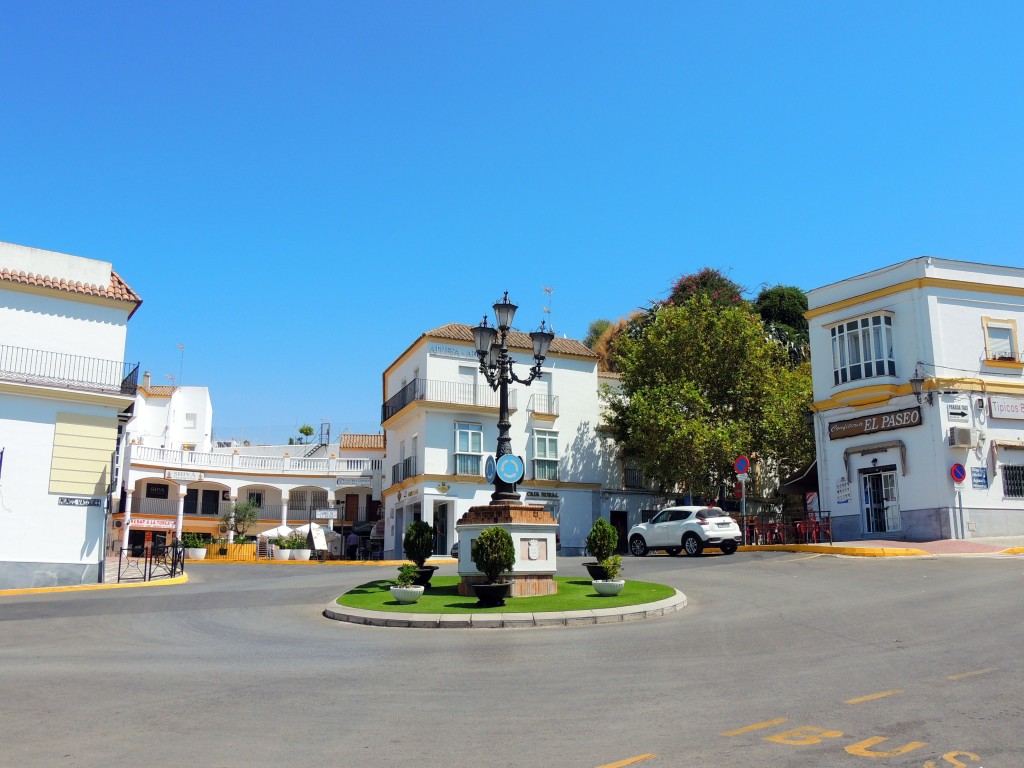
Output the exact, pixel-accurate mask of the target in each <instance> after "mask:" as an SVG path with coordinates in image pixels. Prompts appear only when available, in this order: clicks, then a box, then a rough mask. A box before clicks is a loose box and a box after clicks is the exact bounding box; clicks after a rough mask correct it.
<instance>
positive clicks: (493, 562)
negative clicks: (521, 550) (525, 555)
mask: <svg viewBox="0 0 1024 768" xmlns="http://www.w3.org/2000/svg"><path fill="white" fill-rule="evenodd" d="M472 557H473V564H474V565H475V566H476V568H477V570H478V571H480V573H482V574H483V575H484V578H486V579H487V581H486V582H484V583H482V584H472V585H471V586H472V587H473V591H474V592H475V593H476V597H477V600H478V601H479V604H480V605H481V606H482V607H484V608H492V607H494V606H497V605H504V604H505V598H506V597H507V596H508V591H509V588H510V587H511V586H512V582H511V581H507V580H506V581H498V579H500V578H501V574H503V573H507V572H508V571H511V570H512V568H513V567H514V566H515V564H516V548H515V544H514V543H513V542H512V536H511V534H509V532H508V531H506V530H505V529H504V528H500V527H498V526H495V527H493V528H484V529H483V530H482V531H480V535H479V536H477V537H476V538H475V539H474V540H473V547H472Z"/></svg>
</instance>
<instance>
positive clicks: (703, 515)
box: [697, 508, 729, 520]
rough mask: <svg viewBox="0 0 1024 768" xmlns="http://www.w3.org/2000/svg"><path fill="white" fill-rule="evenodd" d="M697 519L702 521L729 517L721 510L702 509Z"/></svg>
mask: <svg viewBox="0 0 1024 768" xmlns="http://www.w3.org/2000/svg"><path fill="white" fill-rule="evenodd" d="M697 517H699V518H700V519H701V520H707V519H708V518H712V517H729V516H728V515H727V514H725V512H723V511H722V510H720V509H717V508H716V509H702V510H699V511H698V512H697Z"/></svg>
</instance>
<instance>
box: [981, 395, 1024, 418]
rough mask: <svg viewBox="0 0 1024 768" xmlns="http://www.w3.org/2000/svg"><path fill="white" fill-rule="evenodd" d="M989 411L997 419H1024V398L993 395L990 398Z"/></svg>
mask: <svg viewBox="0 0 1024 768" xmlns="http://www.w3.org/2000/svg"><path fill="white" fill-rule="evenodd" d="M988 411H989V413H990V414H991V415H992V418H995V419H1024V400H1021V399H1020V398H1015V397H996V396H995V395H991V396H989V398H988Z"/></svg>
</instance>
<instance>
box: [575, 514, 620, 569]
mask: <svg viewBox="0 0 1024 768" xmlns="http://www.w3.org/2000/svg"><path fill="white" fill-rule="evenodd" d="M618 545H619V534H618V533H617V532H616V530H615V527H614V526H613V525H612V524H611V523H609V522H608V521H607V520H605V519H604V518H603V517H599V518H597V520H595V521H594V527H593V528H591V529H590V533H589V534H588V535H587V550H588V551H589V552H590V554H591V555H592V556H593V558H594V562H590V563H584V564H583V567H585V568H586V569H587V572H588V573H589V574H590V578H591V579H597V580H602V581H603V580H607V579H608V574H607V573H605V569H604V566H603V565H602V563H604V561H605V560H607V559H608V558H609V557H611V556H612V555H613V554H615V549H616V547H618Z"/></svg>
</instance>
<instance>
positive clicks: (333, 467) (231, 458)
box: [131, 445, 384, 480]
mask: <svg viewBox="0 0 1024 768" xmlns="http://www.w3.org/2000/svg"><path fill="white" fill-rule="evenodd" d="M131 460H132V462H133V463H134V462H136V461H141V462H153V463H155V464H164V465H167V466H170V467H182V468H186V467H187V468H188V469H192V470H196V471H199V470H202V469H209V470H213V471H217V470H226V469H234V470H248V471H250V472H255V473H259V472H270V473H275V474H288V473H291V472H294V473H299V474H313V475H318V474H322V475H332V476H342V477H366V478H367V479H368V480H369V479H370V478H372V477H375V476H378V475H380V473H381V469H382V468H383V465H384V463H383V460H382V459H355V458H352V459H350V458H340V459H339V458H327V459H304V458H299V457H293V456H250V455H242V454H237V453H208V452H204V451H181V450H175V449H171V448H154V447H152V446H148V445H133V446H131Z"/></svg>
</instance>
